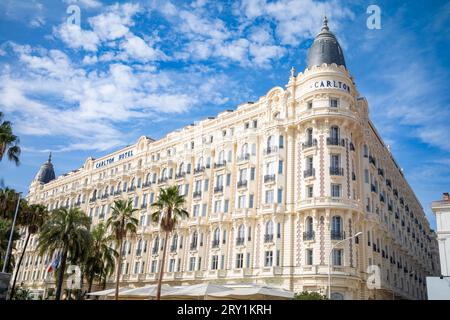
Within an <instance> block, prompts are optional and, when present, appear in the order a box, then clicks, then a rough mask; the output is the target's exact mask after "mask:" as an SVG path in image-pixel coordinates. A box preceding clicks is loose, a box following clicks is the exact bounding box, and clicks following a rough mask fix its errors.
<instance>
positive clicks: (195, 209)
mask: <svg viewBox="0 0 450 320" xmlns="http://www.w3.org/2000/svg"><path fill="white" fill-rule="evenodd" d="M199 211H200V205H198V204H195V205H194V210H193V215H194V217H198V214H199Z"/></svg>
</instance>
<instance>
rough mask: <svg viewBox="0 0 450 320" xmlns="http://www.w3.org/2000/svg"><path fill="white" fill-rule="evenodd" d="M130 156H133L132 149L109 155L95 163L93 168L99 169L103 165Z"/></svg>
mask: <svg viewBox="0 0 450 320" xmlns="http://www.w3.org/2000/svg"><path fill="white" fill-rule="evenodd" d="M132 156H134V150H128V151H125V152H122V153H119V154H117V155H115V156H114V157H110V158H107V159H105V160H101V161H98V162H96V163H95V165H94V166H95V169H99V168H102V167H105V166H108V165H110V164H112V163H116V162H119V161H121V160H124V159H127V158H131V157H132Z"/></svg>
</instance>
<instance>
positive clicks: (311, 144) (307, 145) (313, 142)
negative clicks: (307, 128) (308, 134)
mask: <svg viewBox="0 0 450 320" xmlns="http://www.w3.org/2000/svg"><path fill="white" fill-rule="evenodd" d="M315 146H317V139H312V140H308V141H306V142H304V143H302V149H308V148H312V147H315Z"/></svg>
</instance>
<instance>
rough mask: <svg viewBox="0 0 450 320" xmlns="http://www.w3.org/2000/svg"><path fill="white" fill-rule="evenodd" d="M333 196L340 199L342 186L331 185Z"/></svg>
mask: <svg viewBox="0 0 450 320" xmlns="http://www.w3.org/2000/svg"><path fill="white" fill-rule="evenodd" d="M331 196H332V197H334V198H339V197H340V196H341V185H340V184H334V183H333V184H331Z"/></svg>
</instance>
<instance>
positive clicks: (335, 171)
mask: <svg viewBox="0 0 450 320" xmlns="http://www.w3.org/2000/svg"><path fill="white" fill-rule="evenodd" d="M330 175H332V176H343V175H344V168H339V167H330Z"/></svg>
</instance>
